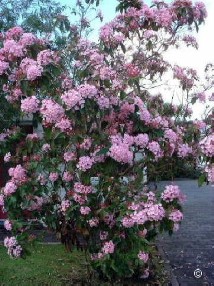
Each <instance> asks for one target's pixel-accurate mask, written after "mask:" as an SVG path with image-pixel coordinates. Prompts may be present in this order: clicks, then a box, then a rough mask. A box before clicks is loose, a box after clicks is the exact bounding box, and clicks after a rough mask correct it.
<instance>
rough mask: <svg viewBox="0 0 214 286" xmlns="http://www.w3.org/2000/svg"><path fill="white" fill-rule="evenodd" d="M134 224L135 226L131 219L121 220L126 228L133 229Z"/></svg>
mask: <svg viewBox="0 0 214 286" xmlns="http://www.w3.org/2000/svg"><path fill="white" fill-rule="evenodd" d="M134 224H135V221H134V220H133V219H132V218H131V217H124V218H123V219H122V225H123V226H124V227H126V228H130V227H133V225H134Z"/></svg>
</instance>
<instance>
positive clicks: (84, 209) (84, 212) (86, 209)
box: [80, 206, 91, 215]
mask: <svg viewBox="0 0 214 286" xmlns="http://www.w3.org/2000/svg"><path fill="white" fill-rule="evenodd" d="M90 212H91V209H90V208H89V207H84V206H81V207H80V213H81V214H82V215H87V214H89V213H90Z"/></svg>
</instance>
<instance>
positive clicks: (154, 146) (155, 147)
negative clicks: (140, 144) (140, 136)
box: [147, 141, 163, 159]
mask: <svg viewBox="0 0 214 286" xmlns="http://www.w3.org/2000/svg"><path fill="white" fill-rule="evenodd" d="M147 148H148V150H149V151H151V152H152V153H153V154H154V156H155V159H158V158H161V157H163V151H162V150H161V147H160V145H159V143H158V142H156V141H152V142H149V144H148V146H147Z"/></svg>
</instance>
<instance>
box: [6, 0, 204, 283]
mask: <svg viewBox="0 0 214 286" xmlns="http://www.w3.org/2000/svg"><path fill="white" fill-rule="evenodd" d="M205 17H206V10H205V8H204V6H203V4H202V3H200V4H199V3H196V4H195V5H192V3H191V1H180V0H176V1H174V2H173V3H172V4H166V3H164V2H159V1H155V2H154V7H153V8H150V7H148V6H147V5H146V4H142V5H141V6H140V8H139V9H137V8H130V9H128V10H127V11H126V13H123V14H119V15H118V16H117V17H116V18H115V19H114V20H113V21H112V22H111V23H109V24H106V25H105V26H103V27H102V28H101V31H100V45H97V44H95V43H92V42H89V41H88V40H85V39H82V38H80V37H79V36H78V35H76V34H75V35H76V36H73V38H72V39H73V41H75V44H74V45H73V44H72V45H71V46H69V45H68V52H69V53H70V55H71V59H70V66H68V65H67V63H66V64H65V59H64V58H63V57H62V58H60V56H59V55H60V52H54V51H51V50H49V49H47V43H46V42H45V40H41V39H38V38H37V37H36V36H35V35H33V34H29V33H28V34H27V35H26V34H25V33H24V31H23V30H22V29H21V28H19V27H15V28H12V29H10V30H9V31H8V32H6V33H5V34H4V35H3V36H2V48H1V49H0V67H1V75H0V76H1V80H2V82H3V87H4V91H5V96H6V98H7V100H8V104H14V105H16V106H17V108H18V109H19V110H21V112H23V114H29V113H30V114H33V116H34V119H36V120H37V121H38V122H39V123H40V124H41V125H42V127H43V134H42V136H39V135H37V134H35V133H33V134H29V135H27V136H25V135H22V136H20V137H19V140H18V143H17V144H16V152H15V153H13V154H12V153H11V154H10V153H7V154H5V162H9V161H10V163H11V164H14V167H13V168H10V169H9V176H10V180H9V181H8V182H7V183H6V185H5V187H4V188H2V190H1V194H0V205H1V206H3V208H4V210H5V211H7V213H8V215H9V220H8V221H7V222H6V224H5V225H6V227H7V228H8V229H11V231H12V234H13V237H11V238H6V239H5V242H4V244H5V246H6V247H7V249H8V253H9V254H10V255H11V256H13V257H18V256H23V255H25V249H26V246H27V243H28V242H29V241H31V239H32V238H31V237H30V235H29V233H30V229H31V228H32V226H33V223H32V222H33V221H38V222H42V223H43V224H44V225H46V226H47V227H48V228H50V229H52V230H54V231H55V232H58V233H60V236H61V241H62V242H63V243H64V244H65V245H66V246H67V248H68V249H71V248H72V246H77V247H79V248H81V249H85V250H87V253H88V254H89V256H90V259H91V263H92V265H93V266H94V268H95V269H96V270H97V271H99V272H100V273H102V275H104V276H105V277H108V278H109V279H114V278H118V277H119V278H120V277H130V276H132V275H133V274H134V273H136V271H137V270H139V269H141V270H140V271H141V272H142V271H144V270H145V271H146V273H147V272H148V265H149V259H150V251H151V246H150V242H151V241H152V239H154V238H155V236H156V235H157V234H158V233H159V232H160V231H168V232H169V233H172V232H173V231H174V230H177V229H178V227H179V223H180V222H181V220H182V219H183V214H182V210H181V205H180V203H181V202H182V201H183V199H184V197H183V195H182V193H181V191H180V189H179V187H178V186H176V185H174V184H170V185H169V186H166V188H165V190H164V191H163V193H162V194H161V193H160V192H157V193H156V192H151V191H149V190H148V189H147V187H146V185H144V181H143V179H144V169H145V168H146V167H148V166H154V165H155V164H157V162H159V160H161V159H163V158H171V157H172V156H175V155H176V156H178V157H181V158H184V159H187V158H190V157H194V156H195V152H196V149H197V147H196V146H195V143H194V141H193V140H192V138H189V137H188V136H186V135H187V134H186V130H185V128H182V127H181V126H180V125H179V122H177V121H176V112H177V113H178V114H184V115H185V116H186V115H188V114H187V113H188V112H187V107H188V105H187V106H175V105H171V104H168V103H165V102H164V100H163V99H162V96H161V95H160V94H158V95H156V96H154V95H151V94H150V93H149V89H147V88H146V87H145V85H144V82H145V83H147V82H149V84H150V85H152V84H154V82H155V81H157V80H158V78H159V77H160V76H162V75H163V74H164V73H166V72H168V71H169V70H173V72H174V77H175V78H177V79H178V80H179V81H180V84H181V87H182V88H183V89H184V90H187V91H188V94H189V92H190V90H191V88H192V87H193V86H194V84H195V78H196V75H195V71H193V70H191V69H182V68H180V67H177V66H176V67H171V66H170V64H169V63H167V62H166V61H165V60H164V59H163V56H162V53H163V51H164V50H166V49H167V48H168V47H170V46H173V45H177V44H178V43H179V41H181V40H182V38H181V39H180V38H179V30H180V28H182V29H183V28H185V27H187V28H189V27H191V28H193V24H195V25H199V24H200V23H201V22H202V21H203V20H204V18H205ZM161 32H163V34H164V38H163V39H162V40H161V41H160V42H159V41H157V39H158V38H159V33H161ZM130 39H134V40H135V41H138V43H139V44H140V45H139V49H137V50H135V49H133V50H131V51H130V49H126V47H128V45H129V41H130ZM183 41H184V42H185V43H187V42H188V45H189V44H191V43H192V44H193V45H194V46H195V41H194V40H193V38H188V37H187V36H186V37H185V38H184V39H183ZM197 130H198V132H199V131H200V128H198V129H197ZM13 136H15V135H14V133H8V135H7V136H5V137H4V139H5V138H6V137H9V140H10V138H12V137H13ZM205 145H206V144H205ZM93 178H97V180H96V181H93Z"/></svg>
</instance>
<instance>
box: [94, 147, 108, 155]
mask: <svg viewBox="0 0 214 286" xmlns="http://www.w3.org/2000/svg"><path fill="white" fill-rule="evenodd" d="M108 151H109V148H103V149H101V150H100V151H98V152H97V153H96V155H97V156H98V155H105V154H107V153H108Z"/></svg>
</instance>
